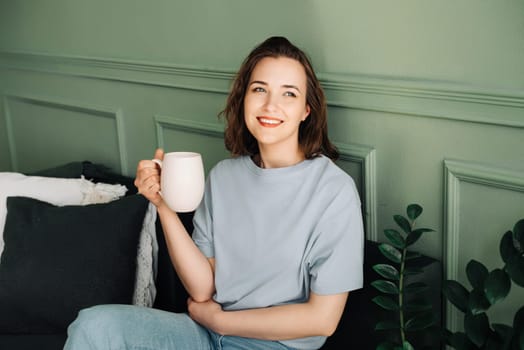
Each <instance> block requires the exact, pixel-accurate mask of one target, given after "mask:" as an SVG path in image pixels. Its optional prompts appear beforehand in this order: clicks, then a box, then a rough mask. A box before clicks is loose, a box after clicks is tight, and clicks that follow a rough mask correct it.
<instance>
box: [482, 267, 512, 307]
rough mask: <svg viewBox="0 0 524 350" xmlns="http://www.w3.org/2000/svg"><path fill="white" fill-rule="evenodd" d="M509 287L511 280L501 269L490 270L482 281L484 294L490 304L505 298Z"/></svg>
mask: <svg viewBox="0 0 524 350" xmlns="http://www.w3.org/2000/svg"><path fill="white" fill-rule="evenodd" d="M510 289H511V280H510V279H509V276H508V274H507V273H506V272H505V271H503V270H501V269H495V270H493V271H491V272H490V273H489V275H488V277H487V278H486V281H485V282H484V294H485V295H486V298H487V299H488V301H489V302H490V303H491V305H493V304H495V303H496V302H497V301H499V300H502V299H504V298H506V296H507V295H508V293H509V290H510Z"/></svg>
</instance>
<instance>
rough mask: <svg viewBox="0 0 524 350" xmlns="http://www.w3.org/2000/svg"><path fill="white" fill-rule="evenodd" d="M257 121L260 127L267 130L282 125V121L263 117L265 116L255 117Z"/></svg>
mask: <svg viewBox="0 0 524 350" xmlns="http://www.w3.org/2000/svg"><path fill="white" fill-rule="evenodd" d="M257 120H258V122H259V123H260V125H262V126H264V127H267V128H274V127H277V126H279V125H280V124H282V123H283V121H282V120H280V119H277V118H272V117H265V116H264V117H257Z"/></svg>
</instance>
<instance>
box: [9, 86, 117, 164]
mask: <svg viewBox="0 0 524 350" xmlns="http://www.w3.org/2000/svg"><path fill="white" fill-rule="evenodd" d="M1 96H2V97H3V104H4V116H5V122H6V131H7V142H8V147H9V155H10V158H11V169H13V171H19V164H18V155H17V151H16V140H15V130H14V126H13V115H12V113H11V110H10V106H9V104H10V101H15V100H17V101H21V102H24V103H29V104H33V105H41V106H46V107H51V108H57V109H65V110H69V111H76V112H82V113H86V114H92V115H96V116H98V117H104V118H109V119H113V120H114V121H115V128H116V138H117V143H118V154H119V158H120V172H121V173H122V174H126V173H127V151H126V142H125V133H124V118H123V112H122V110H121V109H120V108H107V107H101V106H93V105H86V104H83V103H79V102H74V101H67V100H64V99H57V98H51V97H44V96H32V95H22V94H14V93H2V94H1Z"/></svg>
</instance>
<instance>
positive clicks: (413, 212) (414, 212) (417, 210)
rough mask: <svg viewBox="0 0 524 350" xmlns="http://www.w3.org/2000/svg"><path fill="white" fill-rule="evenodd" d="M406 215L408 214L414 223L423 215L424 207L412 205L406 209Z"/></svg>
mask: <svg viewBox="0 0 524 350" xmlns="http://www.w3.org/2000/svg"><path fill="white" fill-rule="evenodd" d="M406 214H408V218H410V219H411V221H414V220H415V219H416V218H418V217H419V216H420V214H422V207H421V206H420V205H418V204H410V205H408V208H407V209H406Z"/></svg>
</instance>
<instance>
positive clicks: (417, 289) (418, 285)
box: [404, 282, 429, 294]
mask: <svg viewBox="0 0 524 350" xmlns="http://www.w3.org/2000/svg"><path fill="white" fill-rule="evenodd" d="M428 289H429V287H428V285H427V284H426V283H424V282H413V283H410V284H408V285H406V286H404V292H406V293H411V294H418V293H421V292H425V291H426V290H428Z"/></svg>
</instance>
